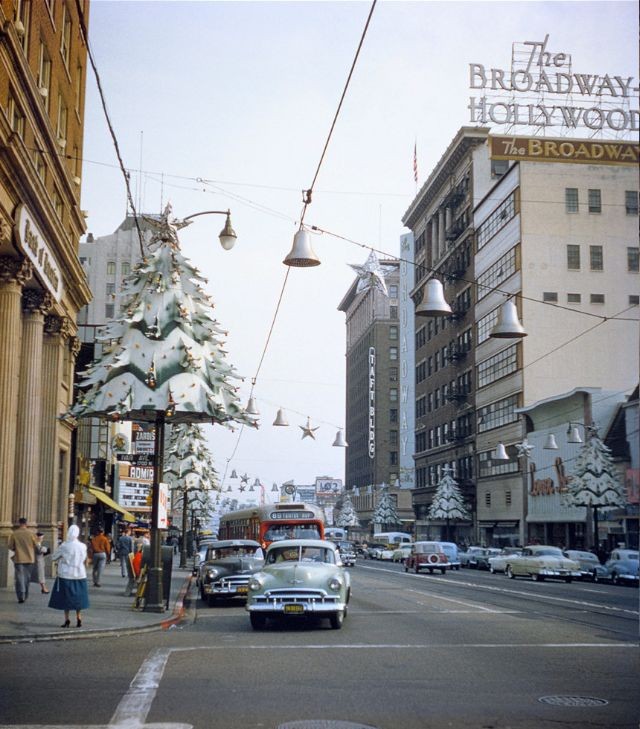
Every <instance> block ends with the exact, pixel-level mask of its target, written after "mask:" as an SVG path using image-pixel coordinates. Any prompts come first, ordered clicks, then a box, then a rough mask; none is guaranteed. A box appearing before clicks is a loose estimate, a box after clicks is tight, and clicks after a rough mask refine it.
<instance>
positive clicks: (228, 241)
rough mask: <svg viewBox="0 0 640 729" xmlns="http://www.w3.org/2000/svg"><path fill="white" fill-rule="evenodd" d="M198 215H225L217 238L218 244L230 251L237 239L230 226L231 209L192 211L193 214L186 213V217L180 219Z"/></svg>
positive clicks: (184, 219)
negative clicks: (222, 226) (225, 217)
mask: <svg viewBox="0 0 640 729" xmlns="http://www.w3.org/2000/svg"><path fill="white" fill-rule="evenodd" d="M199 215H226V216H227V219H226V221H225V224H224V228H223V229H222V230H221V231H220V235H219V236H218V238H219V240H220V245H221V246H222V247H223V248H224V249H225V251H230V250H231V249H232V248H233V246H234V245H235V242H236V240H237V239H238V236H237V235H236V232H235V230H234V229H233V228H232V227H231V210H205V211H203V212H202V213H193V215H187V217H186V218H183V219H182V220H183V221H187V220H191V219H192V218H197V217H198V216H199Z"/></svg>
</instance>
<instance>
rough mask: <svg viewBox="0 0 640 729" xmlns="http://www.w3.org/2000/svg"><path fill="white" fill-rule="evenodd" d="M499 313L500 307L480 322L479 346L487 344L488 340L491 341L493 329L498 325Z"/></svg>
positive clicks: (478, 329)
mask: <svg viewBox="0 0 640 729" xmlns="http://www.w3.org/2000/svg"><path fill="white" fill-rule="evenodd" d="M499 311H500V309H499V307H498V308H495V309H494V310H493V311H490V312H489V313H488V314H485V315H484V316H483V317H482V319H480V320H479V321H478V328H477V331H478V344H482V342H486V341H487V339H489V337H490V336H491V331H492V329H493V327H495V325H496V324H497V323H498V314H499Z"/></svg>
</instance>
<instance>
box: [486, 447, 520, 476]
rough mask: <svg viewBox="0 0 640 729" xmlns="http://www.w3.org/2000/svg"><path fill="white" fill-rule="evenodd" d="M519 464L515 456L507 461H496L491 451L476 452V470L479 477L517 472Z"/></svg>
mask: <svg viewBox="0 0 640 729" xmlns="http://www.w3.org/2000/svg"><path fill="white" fill-rule="evenodd" d="M519 470H520V465H519V463H518V459H517V458H513V459H511V460H509V461H496V460H494V458H493V451H483V452H482V453H478V472H479V474H478V475H479V476H480V477H481V478H486V477H487V476H501V475H502V474H505V473H517V472H518V471H519Z"/></svg>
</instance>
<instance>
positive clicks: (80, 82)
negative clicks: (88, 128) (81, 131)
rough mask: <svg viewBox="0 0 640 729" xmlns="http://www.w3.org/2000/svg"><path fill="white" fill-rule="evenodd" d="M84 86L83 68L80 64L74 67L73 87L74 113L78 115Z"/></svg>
mask: <svg viewBox="0 0 640 729" xmlns="http://www.w3.org/2000/svg"><path fill="white" fill-rule="evenodd" d="M83 88H84V69H83V68H82V66H78V67H77V68H76V88H75V107H76V114H77V115H78V116H80V107H81V105H82V89H83Z"/></svg>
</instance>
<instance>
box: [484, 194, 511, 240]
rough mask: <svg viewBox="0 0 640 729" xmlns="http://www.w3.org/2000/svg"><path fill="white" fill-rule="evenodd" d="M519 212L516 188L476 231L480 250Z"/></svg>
mask: <svg viewBox="0 0 640 729" xmlns="http://www.w3.org/2000/svg"><path fill="white" fill-rule="evenodd" d="M516 213H517V205H516V193H515V190H514V191H513V192H512V193H511V195H509V197H508V198H506V200H503V201H502V202H501V203H500V205H498V207H497V208H496V209H495V210H494V211H493V212H492V213H491V215H489V217H488V218H487V219H486V220H484V221H483V222H482V223H481V224H480V225H479V226H478V230H477V232H476V241H477V246H478V250H480V249H481V248H484V246H485V245H486V244H487V243H488V242H489V241H490V240H491V238H493V236H494V235H495V234H496V233H497V232H498V231H499V230H501V229H502V228H504V226H505V225H506V224H507V223H508V222H509V221H510V220H511V219H512V218H513V217H515V215H516Z"/></svg>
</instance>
